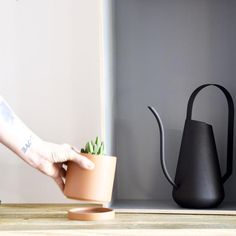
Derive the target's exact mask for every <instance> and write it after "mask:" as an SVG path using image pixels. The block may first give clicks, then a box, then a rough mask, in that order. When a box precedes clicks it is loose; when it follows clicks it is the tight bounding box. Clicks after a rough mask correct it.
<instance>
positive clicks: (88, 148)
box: [81, 137, 104, 155]
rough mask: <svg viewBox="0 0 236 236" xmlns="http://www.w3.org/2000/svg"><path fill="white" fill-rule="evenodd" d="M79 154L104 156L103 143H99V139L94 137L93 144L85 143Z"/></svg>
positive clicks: (91, 142)
mask: <svg viewBox="0 0 236 236" xmlns="http://www.w3.org/2000/svg"><path fill="white" fill-rule="evenodd" d="M81 153H90V154H94V155H104V143H103V142H101V141H100V139H99V137H96V140H95V142H93V141H90V142H87V143H86V145H85V148H82V149H81Z"/></svg>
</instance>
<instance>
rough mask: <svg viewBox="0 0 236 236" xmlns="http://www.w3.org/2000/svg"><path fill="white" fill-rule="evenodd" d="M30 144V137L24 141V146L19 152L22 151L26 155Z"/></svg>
mask: <svg viewBox="0 0 236 236" xmlns="http://www.w3.org/2000/svg"><path fill="white" fill-rule="evenodd" d="M31 144H32V140H31V137H30V138H29V139H28V140H27V141H26V143H25V144H24V146H23V147H22V148H21V151H22V152H23V153H26V152H27V150H28V149H29V148H30V146H31Z"/></svg>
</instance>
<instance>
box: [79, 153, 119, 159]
mask: <svg viewBox="0 0 236 236" xmlns="http://www.w3.org/2000/svg"><path fill="white" fill-rule="evenodd" d="M80 155H81V156H85V157H88V158H95V159H104V158H113V159H117V157H116V156H110V155H95V154H91V153H80Z"/></svg>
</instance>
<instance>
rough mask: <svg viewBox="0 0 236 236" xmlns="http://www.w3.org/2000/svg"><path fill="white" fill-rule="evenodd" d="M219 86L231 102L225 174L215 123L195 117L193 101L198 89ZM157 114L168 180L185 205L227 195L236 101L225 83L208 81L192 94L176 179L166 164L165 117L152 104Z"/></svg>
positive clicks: (207, 203) (211, 203)
mask: <svg viewBox="0 0 236 236" xmlns="http://www.w3.org/2000/svg"><path fill="white" fill-rule="evenodd" d="M211 85H213V86H216V87H217V88H219V89H220V90H221V91H222V92H223V93H224V95H225V96H226V99H227V102H228V138H227V167H226V168H227V170H226V173H225V174H224V175H223V176H221V171H220V165H219V160H218V155H217V150H216V144H215V138H214V134H213V129H212V126H211V125H209V124H207V123H205V122H202V121H197V120H192V107H193V102H194V99H195V97H196V95H197V94H198V92H199V91H200V90H201V89H203V88H205V87H207V86H211ZM148 108H149V109H150V110H151V112H152V113H153V115H154V116H155V118H156V120H157V123H158V126H159V129H160V143H161V145H160V151H161V155H160V156H161V167H162V170H163V172H164V174H165V177H166V178H167V180H168V181H169V182H170V183H171V184H172V186H173V192H172V196H173V199H174V200H175V202H176V203H177V204H178V205H180V206H182V207H185V208H211V207H216V206H218V205H219V204H220V203H221V202H222V201H223V199H224V188H223V184H224V183H225V181H226V180H227V179H228V178H229V177H230V175H231V174H232V164H233V135H234V134H233V133H234V104H233V99H232V97H231V95H230V93H229V92H228V91H227V90H226V89H225V88H224V87H223V86H221V85H218V84H204V85H202V86H200V87H198V88H197V89H195V91H194V92H193V93H192V94H191V96H190V98H189V101H188V107H187V116H186V121H185V126H184V131H183V137H182V143H181V147H180V153H179V159H178V164H177V169H176V175H175V181H173V180H172V178H171V177H170V175H169V174H168V171H167V169H166V165H165V150H164V146H165V145H164V129H163V125H162V121H161V119H160V117H159V115H158V113H157V112H156V110H155V109H154V108H153V107H148Z"/></svg>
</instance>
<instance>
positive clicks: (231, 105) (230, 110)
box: [186, 84, 234, 183]
mask: <svg viewBox="0 0 236 236" xmlns="http://www.w3.org/2000/svg"><path fill="white" fill-rule="evenodd" d="M208 86H215V87H217V88H219V89H220V90H221V91H222V92H223V93H224V95H225V97H226V99H227V103H228V137H227V167H226V173H225V174H224V175H223V177H222V181H223V183H224V182H225V181H226V180H227V179H228V178H229V177H230V175H231V174H232V170H233V169H232V166H233V139H234V102H233V99H232V97H231V95H230V93H229V92H228V91H227V90H226V88H224V87H223V86H221V85H219V84H204V85H201V86H200V87H198V88H197V89H195V90H194V91H193V93H192V94H191V96H190V98H189V101H188V107H187V117H186V119H187V120H191V119H192V108H193V102H194V99H195V97H196V96H197V94H198V93H199V92H200V90H202V89H203V88H205V87H208Z"/></svg>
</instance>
